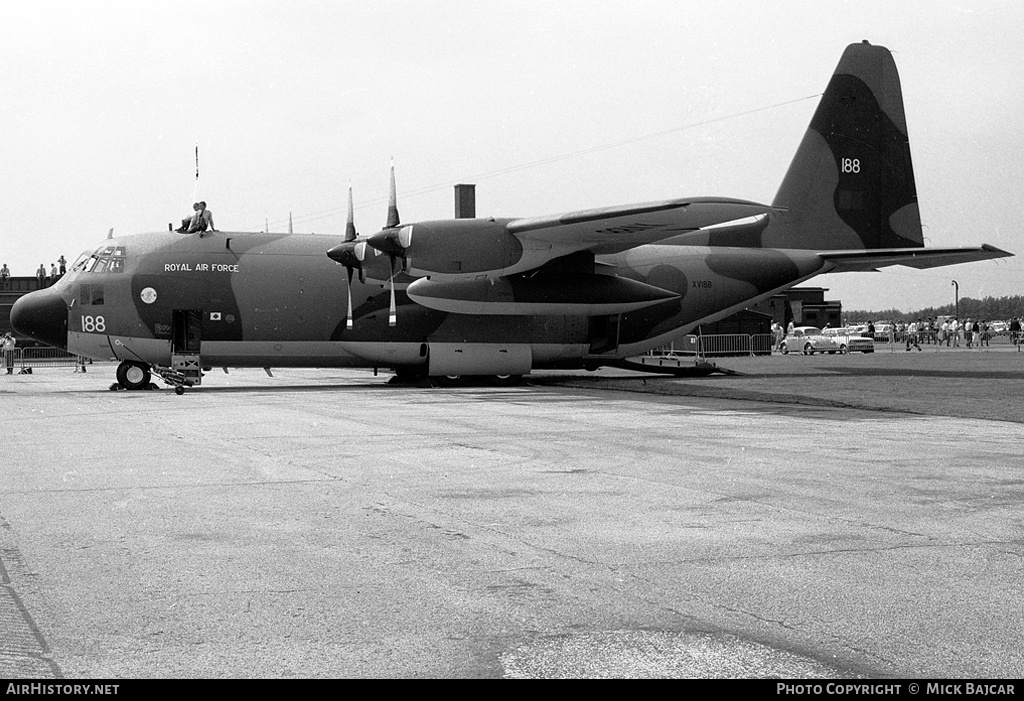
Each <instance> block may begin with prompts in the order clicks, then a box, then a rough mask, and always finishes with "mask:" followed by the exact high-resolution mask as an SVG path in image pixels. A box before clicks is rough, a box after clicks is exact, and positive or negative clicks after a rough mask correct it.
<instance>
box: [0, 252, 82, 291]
mask: <svg viewBox="0 0 1024 701" xmlns="http://www.w3.org/2000/svg"><path fill="white" fill-rule="evenodd" d="M67 271H68V262H67V259H65V258H64V256H61V257H60V258H58V259H57V262H55V263H51V264H50V269H49V270H47V269H46V266H45V265H44V264H43V263H40V264H39V267H38V268H37V269H36V282H37V283H38V284H39V288H40V289H42V288H44V287H49V286H50V285H52V284H53V283H55V282H57V281H58V280H60V279H61V277H62V276H63V275H64V274H65V273H66V272H67ZM10 288H11V269H10V268H8V267H7V263H4V264H3V267H0V290H8V289H10Z"/></svg>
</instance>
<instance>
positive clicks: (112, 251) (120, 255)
mask: <svg viewBox="0 0 1024 701" xmlns="http://www.w3.org/2000/svg"><path fill="white" fill-rule="evenodd" d="M127 255H128V254H127V252H126V251H125V247H124V246H104V247H103V248H99V249H97V250H96V252H95V253H93V254H92V255H91V256H89V258H88V259H87V260H85V261H84V262H83V261H82V259H81V258H80V259H79V263H75V266H76V267H77V266H78V265H79V264H81V265H82V268H83V269H84V270H85V271H86V272H89V273H123V272H124V261H125V258H126V257H127ZM83 256H84V254H83Z"/></svg>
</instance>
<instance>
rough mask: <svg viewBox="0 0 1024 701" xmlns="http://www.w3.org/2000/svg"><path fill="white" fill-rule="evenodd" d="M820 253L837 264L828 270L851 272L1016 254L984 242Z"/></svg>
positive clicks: (962, 261) (957, 261)
mask: <svg viewBox="0 0 1024 701" xmlns="http://www.w3.org/2000/svg"><path fill="white" fill-rule="evenodd" d="M818 255H820V256H821V257H822V258H823V259H824V260H826V261H828V262H830V263H833V264H834V265H835V267H834V268H833V269H832V270H829V271H828V272H833V273H849V272H864V271H868V270H876V269H878V268H884V267H886V266H890V265H905V266H907V267H908V268H918V269H921V270H923V269H925V268H938V267H940V266H943V265H955V264H957V263H973V262H975V261H979V260H992V259H995V258H1006V257H1008V256H1012V255H1013V254H1012V253H1008V252H1007V251H1004V250H1001V249H999V248H996V247H995V246H989V245H988V244H985V245H983V246H982V247H981V248H880V249H875V250H868V251H863V250H855V251H825V252H822V253H819V254H818Z"/></svg>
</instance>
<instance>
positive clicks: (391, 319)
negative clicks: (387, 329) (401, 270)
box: [388, 256, 398, 326]
mask: <svg viewBox="0 0 1024 701" xmlns="http://www.w3.org/2000/svg"><path fill="white" fill-rule="evenodd" d="M397 323H398V307H397V306H396V305H395V258H394V256H392V258H391V307H390V308H389V309H388V326H394V325H395V324H397Z"/></svg>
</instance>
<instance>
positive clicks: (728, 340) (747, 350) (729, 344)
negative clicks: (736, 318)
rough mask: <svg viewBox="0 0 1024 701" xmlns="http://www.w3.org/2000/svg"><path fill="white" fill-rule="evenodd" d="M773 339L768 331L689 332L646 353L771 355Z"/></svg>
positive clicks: (654, 354) (656, 354) (702, 355)
mask: <svg viewBox="0 0 1024 701" xmlns="http://www.w3.org/2000/svg"><path fill="white" fill-rule="evenodd" d="M774 345H775V340H774V338H773V337H772V335H771V334H770V333H759V334H742V333H735V334H733V333H730V334H714V335H702V336H697V335H694V334H690V335H689V336H686V337H685V338H684V339H682V340H681V341H678V342H673V343H670V344H669V345H667V346H662V347H661V348H656V349H654V350H652V351H650V353H648V355H651V356H658V355H694V356H697V357H704V356H709V355H771V353H772V349H773V348H774Z"/></svg>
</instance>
